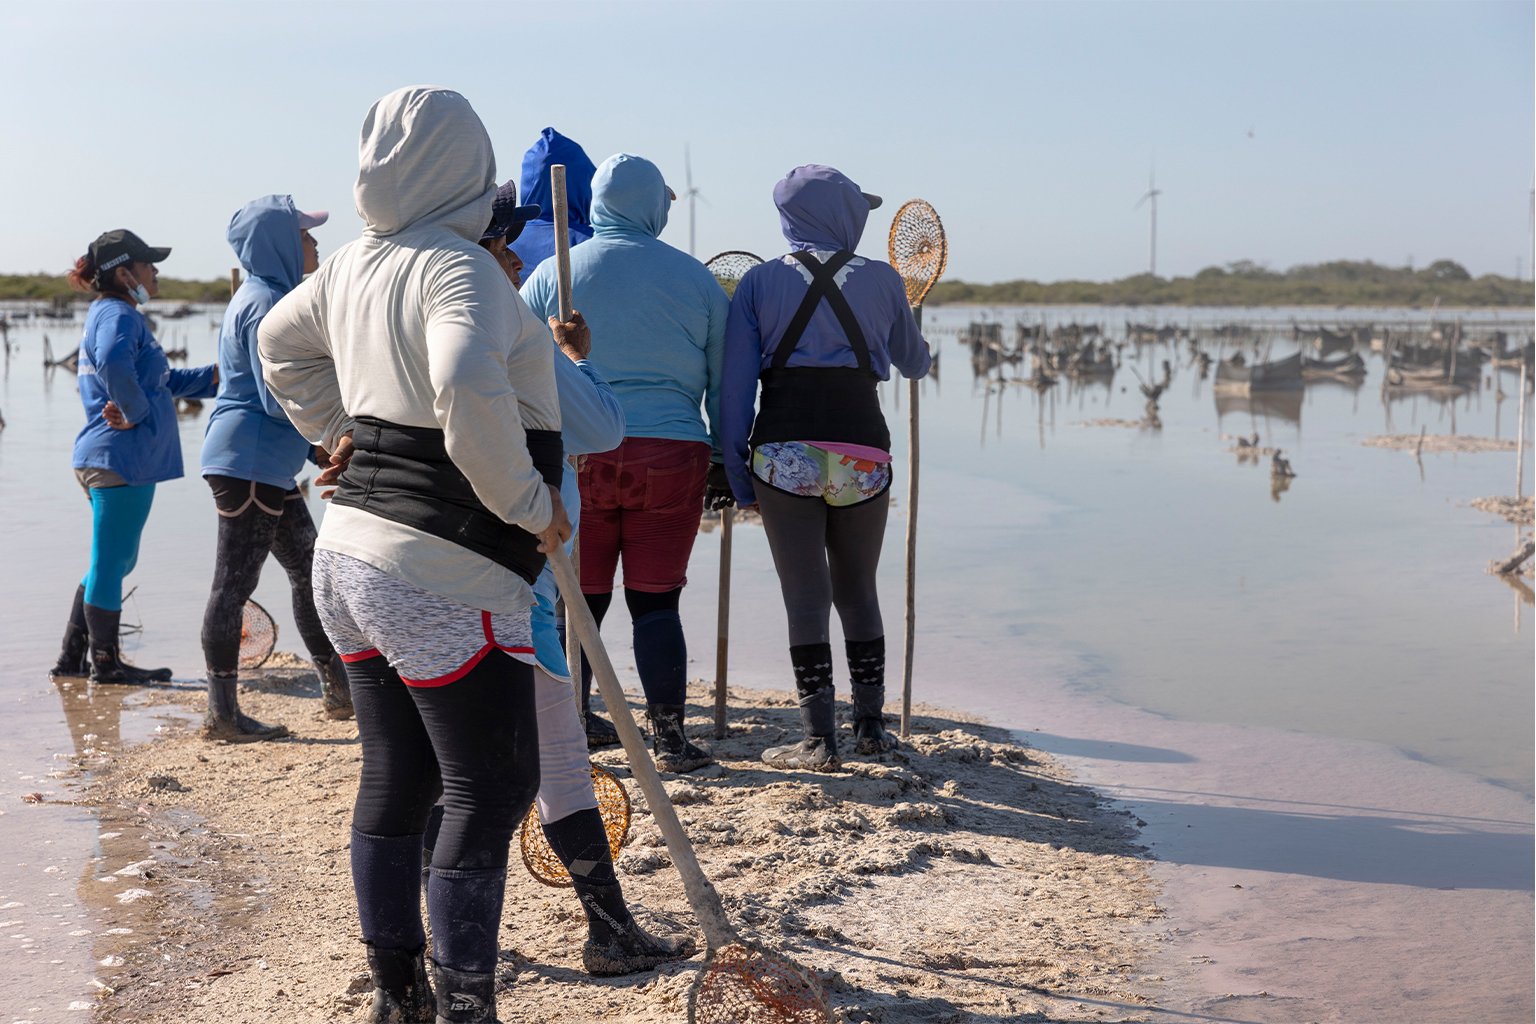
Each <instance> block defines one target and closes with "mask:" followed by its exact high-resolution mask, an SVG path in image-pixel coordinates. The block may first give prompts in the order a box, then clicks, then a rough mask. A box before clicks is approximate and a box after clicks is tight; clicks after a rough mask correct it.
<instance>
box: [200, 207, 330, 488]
mask: <svg viewBox="0 0 1536 1024" xmlns="http://www.w3.org/2000/svg"><path fill="white" fill-rule="evenodd" d="M228 238H229V244H230V246H231V247H232V248H233V249H234V250H235V255H236V256H238V257H239V259H240V266H242V267H244V268H245V274H246V278H245V283H244V284H242V285H241V286H240V288H239V290H238V291H236V292H235V297H234V298H233V299H231V300H230V303H229V307H228V308H227V309H226V310H225V311H224V322H223V324H222V325H221V326H220V327H219V394H218V398H217V399H216V400H215V402H214V406H213V414H212V415H211V416H210V417H209V418H208V433H207V435H206V436H205V437H204V438H203V459H202V464H203V476H229V477H235V478H236V479H239V480H254V481H256V482H257V483H261V484H270V485H272V486H273V487H281V488H283V489H284V490H289V489H291V488H292V487H293V486H294V476H295V474H297V473H298V472H299V470H300V469H301V468H302V467H303V465H304V461H305V459H307V458H308V457H309V455H310V452H311V448H310V444H309V442H308V441H306V440H305V439H304V437H303V436H302V435H301V434H300V433H299V432H298V431H297V430H295V429H294V427H293V424H291V423H289V422H288V417H287V415H285V414H284V412H283V409H282V406H280V405H279V404H278V402H277V399H275V398H273V397H272V395H271V393H270V392H268V391H267V385H266V383H265V382H264V381H263V380H262V379H261V358H260V357H259V356H258V355H257V352H256V328H257V327H258V326H260V324H261V320H262V318H263V317H264V316H266V315H267V312H268V311H269V310H270V309H271V308H272V307H273V306H275V305H277V301H278V300H279V299H281V298H282V297H283V296H284V295H287V294H288V293H289V292H290V291H292V290H293V289H294V287H295V286H296V285H297V284H298V283H299V281H300V280H301V279H302V278H303V276H304V247H303V244H302V243H301V242H300V240H299V211H298V208H297V207H295V206H294V204H293V197H292V196H262V197H261V198H260V199H253V200H252V201H251V202H249V203H246V204H245V205H244V206H242V207H240V209H239V210H236V211H235V215H234V217H232V218H231V219H230V222H229V232H228Z"/></svg>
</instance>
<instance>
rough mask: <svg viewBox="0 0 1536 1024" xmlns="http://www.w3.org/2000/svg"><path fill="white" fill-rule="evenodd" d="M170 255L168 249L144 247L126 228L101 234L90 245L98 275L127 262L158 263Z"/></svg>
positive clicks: (142, 242) (142, 240)
mask: <svg viewBox="0 0 1536 1024" xmlns="http://www.w3.org/2000/svg"><path fill="white" fill-rule="evenodd" d="M170 254H171V250H169V249H164V248H159V249H157V248H156V247H154V246H152V245H146V244H145V242H144V239H142V238H140V237H139V236H138V235H136V234H134V233H133V232H132V231H129V230H128V229H127V228H118V229H117V230H116V231H106V232H103V233H102V234H101V236H100V237H98V238H97V239H96V241H94V242H92V243H91V262H92V263H95V264H96V272H97V273H98V274H99V273H101V272H102V271H105V270H111V269H113V268H114V267H120V266H122V265H123V264H125V263H129V262H137V263H159V262H160V261H161V260H163V259H165V258H166V257H167V256H169V255H170Z"/></svg>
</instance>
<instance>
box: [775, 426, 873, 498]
mask: <svg viewBox="0 0 1536 1024" xmlns="http://www.w3.org/2000/svg"><path fill="white" fill-rule="evenodd" d="M752 475H753V476H755V477H757V478H758V479H759V480H761V481H762V482H763V483H765V484H767V485H768V486H769V487H772V488H774V489H775V490H779V491H784V492H785V493H786V494H798V495H800V496H801V497H804V498H821V499H822V500H824V501H825V502H826V503H827V504H828V505H831V506H832V507H834V508H844V507H846V506H848V505H857V504H859V503H860V502H864V501H868V500H869V499H871V498H878V497H879V496H880V495H882V494H884V493H885V491H886V489H887V488H889V487H890V486H891V464H890V463H889V462H874V461H872V460H869V459H860V458H855V457H854V456H852V455H843V454H841V453H840V452H832V451H827V450H826V449H825V448H818V447H816V446H815V445H813V444H807V443H806V442H804V441H770V442H768V443H766V444H760V445H758V446H757V447H756V448H754V449H753V450H752Z"/></svg>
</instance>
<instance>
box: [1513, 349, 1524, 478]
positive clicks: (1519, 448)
mask: <svg viewBox="0 0 1536 1024" xmlns="http://www.w3.org/2000/svg"><path fill="white" fill-rule="evenodd" d="M1525 374H1526V366H1525V360H1523V359H1522V360H1521V361H1520V412H1519V414H1518V416H1517V417H1516V419H1515V431H1516V439H1515V500H1516V501H1519V500H1520V499H1521V498H1523V497H1525Z"/></svg>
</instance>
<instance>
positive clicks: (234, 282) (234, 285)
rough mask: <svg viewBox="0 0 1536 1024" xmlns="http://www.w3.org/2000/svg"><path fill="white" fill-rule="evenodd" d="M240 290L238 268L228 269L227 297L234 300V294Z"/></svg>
mask: <svg viewBox="0 0 1536 1024" xmlns="http://www.w3.org/2000/svg"><path fill="white" fill-rule="evenodd" d="M239 290H240V268H239V267H230V268H229V297H230V298H234V297H235V292H237V291H239Z"/></svg>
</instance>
